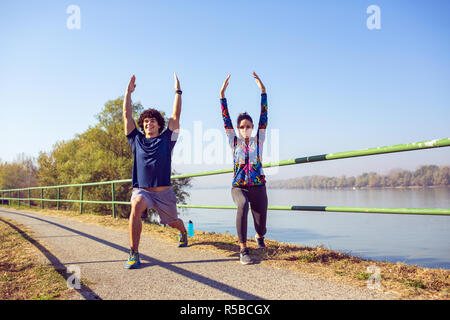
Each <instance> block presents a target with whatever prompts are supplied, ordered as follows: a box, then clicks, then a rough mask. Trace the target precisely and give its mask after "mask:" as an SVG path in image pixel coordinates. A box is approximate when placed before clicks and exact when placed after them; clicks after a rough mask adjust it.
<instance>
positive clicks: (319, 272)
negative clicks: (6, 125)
mask: <svg viewBox="0 0 450 320" xmlns="http://www.w3.org/2000/svg"><path fill="white" fill-rule="evenodd" d="M4 208H8V209H11V208H10V207H6V206H4ZM20 209H21V210H24V209H22V208H20ZM26 210H31V211H33V212H39V213H40V214H43V215H53V216H61V217H62V216H63V217H66V218H69V219H75V220H79V221H82V222H87V223H93V224H99V225H102V226H106V227H111V228H118V229H121V230H128V220H126V219H114V218H112V217H111V216H109V215H108V216H98V215H92V214H83V215H80V214H79V213H78V212H68V211H64V212H63V211H56V210H40V209H28V208H27V209H26ZM143 232H144V233H148V234H151V235H152V236H154V237H157V238H159V239H162V240H164V241H168V242H171V243H174V244H175V243H176V241H177V240H176V239H177V231H176V230H174V229H172V228H166V227H164V226H159V225H156V224H150V223H145V224H144V225H143ZM189 244H190V246H191V247H194V248H196V249H197V250H212V251H217V252H221V253H222V254H224V255H226V256H230V257H236V256H238V254H239V244H238V240H237V237H236V236H233V235H231V234H220V233H215V232H203V231H196V233H195V236H194V237H192V238H189ZM248 245H249V247H250V249H251V254H252V257H253V258H254V259H255V260H256V261H257V263H261V264H266V265H270V266H272V267H276V268H282V269H289V270H293V271H296V272H299V273H303V274H311V275H314V276H317V277H320V278H323V279H327V280H332V281H336V282H338V283H345V284H349V285H353V286H356V287H361V288H362V287H367V286H368V285H369V286H371V287H372V288H373V290H381V291H383V292H386V293H393V294H395V295H396V296H398V298H399V299H433V300H435V299H436V300H438V299H439V300H440V299H442V300H446V299H449V298H450V289H449V288H450V270H445V269H429V268H423V267H418V266H410V265H407V264H404V263H390V262H379V261H371V260H367V259H362V258H359V257H355V256H352V255H350V254H347V253H342V252H338V251H333V250H329V249H327V248H324V247H320V246H319V247H307V246H301V245H292V244H287V243H280V242H278V241H274V240H270V239H267V240H266V245H267V249H266V250H265V251H264V252H262V251H257V250H255V241H254V240H253V239H249V241H248ZM374 278H375V279H379V280H376V281H370V280H371V279H374ZM378 285H379V287H378Z"/></svg>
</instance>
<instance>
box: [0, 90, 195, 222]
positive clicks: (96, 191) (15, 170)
mask: <svg viewBox="0 0 450 320" xmlns="http://www.w3.org/2000/svg"><path fill="white" fill-rule="evenodd" d="M122 104H123V97H119V98H118V99H115V100H110V101H108V102H106V104H105V105H104V108H103V109H102V111H101V112H100V113H99V114H97V116H96V118H97V120H98V121H97V124H95V125H94V126H91V127H89V128H88V129H87V130H86V131H85V132H83V133H81V134H77V135H76V136H75V137H74V138H73V139H70V140H68V141H60V142H57V143H56V144H55V145H54V146H53V149H52V150H51V151H50V152H41V153H40V154H39V156H38V158H37V159H33V158H27V157H25V156H24V155H21V156H19V157H18V158H17V159H16V160H14V161H13V162H12V163H7V162H2V161H0V190H2V189H17V188H24V187H33V186H54V185H65V184H77V183H87V182H98V181H111V180H122V179H130V178H131V171H132V165H133V161H132V159H133V154H132V151H131V147H130V145H129V143H128V141H127V139H126V137H125V134H124V127H123V119H122ZM132 109H133V114H134V115H135V116H138V115H139V114H140V113H141V112H142V111H143V107H142V105H141V104H140V103H133V105H132ZM161 113H162V112H161ZM162 114H163V113H162ZM166 123H167V119H166ZM172 174H177V173H176V172H175V171H172ZM189 187H190V178H184V179H176V180H173V181H172V188H173V190H174V192H175V194H176V196H177V200H178V202H179V203H183V204H185V203H186V200H187V198H188V197H189V193H188V192H187V190H186V189H187V188H189ZM84 188H85V189H84V192H83V199H84V200H104V201H111V185H100V186H89V187H84ZM131 191H132V188H131V183H120V184H115V194H116V201H129V200H130V197H131ZM21 196H22V197H28V194H27V193H25V192H24V193H22V195H21ZM14 197H16V195H14ZM56 197H57V189H47V190H45V194H44V198H48V199H56ZM0 198H1V195H0ZM31 198H40V191H39V190H33V191H32V194H31ZM60 198H61V199H73V200H78V199H80V187H69V188H61V194H60ZM45 207H56V202H46V203H45ZM60 207H62V208H67V209H71V210H78V208H79V203H70V202H61V204H60ZM116 208H117V210H118V212H119V214H120V215H122V216H127V215H128V214H129V211H130V206H129V205H117V206H116ZM85 209H86V211H90V212H94V213H99V214H103V213H106V214H111V205H104V204H83V210H85Z"/></svg>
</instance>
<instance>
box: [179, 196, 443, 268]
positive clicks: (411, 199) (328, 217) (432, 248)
mask: <svg viewBox="0 0 450 320" xmlns="http://www.w3.org/2000/svg"><path fill="white" fill-rule="evenodd" d="M189 192H190V195H191V196H190V199H189V200H188V204H193V205H194V204H207V205H234V203H233V201H232V199H231V193H230V188H216V189H206V188H205V189H201V188H192V189H190V190H189ZM267 194H268V198H269V206H275V205H287V206H292V205H312V206H349V207H351V206H360V207H388V208H397V207H398V208H450V188H427V189H365V190H351V189H350V190H302V189H290V190H289V189H268V190H267ZM180 215H181V218H182V219H183V220H184V221H185V223H187V222H188V221H189V220H192V221H193V222H194V227H195V229H198V230H202V231H209V232H220V233H227V232H228V233H231V234H233V235H236V222H235V217H236V212H235V210H223V209H222V210H221V209H196V208H194V209H183V210H181V211H180ZM254 235H255V230H254V227H253V218H252V216H251V212H249V221H248V237H249V238H250V237H254ZM266 238H268V239H273V240H277V241H279V242H285V243H294V244H299V245H305V246H318V245H323V246H325V247H327V248H329V249H332V250H337V251H341V252H345V253H349V254H351V255H353V256H360V257H363V258H369V259H372V260H378V261H390V262H404V263H407V264H411V265H413V264H415V265H418V266H424V267H429V268H445V269H450V216H414V215H393V214H375V213H373V214H371V213H335V212H308V211H278V210H272V211H271V210H269V212H268V219H267V234H266Z"/></svg>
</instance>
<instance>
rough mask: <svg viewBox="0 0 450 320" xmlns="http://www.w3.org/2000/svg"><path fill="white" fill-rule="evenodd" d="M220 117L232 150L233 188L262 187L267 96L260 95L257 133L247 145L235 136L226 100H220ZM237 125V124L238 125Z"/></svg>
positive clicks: (240, 137)
mask: <svg viewBox="0 0 450 320" xmlns="http://www.w3.org/2000/svg"><path fill="white" fill-rule="evenodd" d="M220 105H221V107H222V117H223V122H224V126H225V131H226V133H227V137H228V143H229V144H230V146H231V148H232V150H233V162H234V178H233V183H232V185H233V186H234V187H251V186H263V185H265V184H266V179H265V175H264V172H263V168H262V151H263V143H264V140H265V137H266V128H267V94H266V93H263V94H261V114H260V117H259V124H258V133H257V134H256V136H255V137H251V138H250V140H249V143H248V145H247V144H246V143H245V140H244V138H243V137H242V136H241V135H240V134H239V136H237V135H236V132H235V131H234V128H233V124H232V122H231V119H230V114H229V113H228V106H227V99H220ZM238 125H239V124H238Z"/></svg>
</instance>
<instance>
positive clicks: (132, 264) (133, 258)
mask: <svg viewBox="0 0 450 320" xmlns="http://www.w3.org/2000/svg"><path fill="white" fill-rule="evenodd" d="M140 264H141V259H140V257H139V253H138V252H135V251H134V250H133V249H131V250H130V257H129V258H128V261H127V263H126V264H125V268H126V269H136V268H139V266H140Z"/></svg>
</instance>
